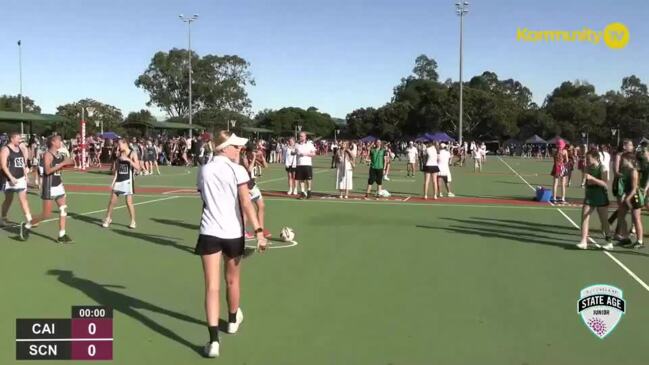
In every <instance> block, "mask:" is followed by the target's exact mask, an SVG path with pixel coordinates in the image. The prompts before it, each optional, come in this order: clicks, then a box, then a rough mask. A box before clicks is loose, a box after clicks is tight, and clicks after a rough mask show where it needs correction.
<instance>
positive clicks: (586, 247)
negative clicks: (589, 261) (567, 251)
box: [577, 241, 588, 250]
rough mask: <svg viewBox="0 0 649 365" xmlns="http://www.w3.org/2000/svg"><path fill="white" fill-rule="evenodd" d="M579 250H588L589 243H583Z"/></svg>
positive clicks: (579, 245)
mask: <svg viewBox="0 0 649 365" xmlns="http://www.w3.org/2000/svg"><path fill="white" fill-rule="evenodd" d="M577 248H578V249H580V250H587V249H588V242H586V241H581V242H579V243H578V244H577Z"/></svg>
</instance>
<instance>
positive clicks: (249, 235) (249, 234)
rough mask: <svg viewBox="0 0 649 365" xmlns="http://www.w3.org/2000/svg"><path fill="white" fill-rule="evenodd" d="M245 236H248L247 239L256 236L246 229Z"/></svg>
mask: <svg viewBox="0 0 649 365" xmlns="http://www.w3.org/2000/svg"><path fill="white" fill-rule="evenodd" d="M245 236H246V239H247V240H251V239H253V238H255V235H254V234H252V232H248V231H246V234H245Z"/></svg>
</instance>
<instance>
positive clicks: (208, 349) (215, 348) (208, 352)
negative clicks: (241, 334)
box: [203, 341, 220, 357]
mask: <svg viewBox="0 0 649 365" xmlns="http://www.w3.org/2000/svg"><path fill="white" fill-rule="evenodd" d="M219 347H220V345H219V342H218V341H214V342H208V343H207V345H205V347H204V348H203V354H204V355H205V356H206V357H218V356H219Z"/></svg>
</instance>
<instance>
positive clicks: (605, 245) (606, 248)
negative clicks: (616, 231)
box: [602, 242, 615, 251]
mask: <svg viewBox="0 0 649 365" xmlns="http://www.w3.org/2000/svg"><path fill="white" fill-rule="evenodd" d="M602 248H603V249H605V250H606V251H613V250H614V249H615V247H613V243H610V242H609V243H606V244H604V245H603V246H602Z"/></svg>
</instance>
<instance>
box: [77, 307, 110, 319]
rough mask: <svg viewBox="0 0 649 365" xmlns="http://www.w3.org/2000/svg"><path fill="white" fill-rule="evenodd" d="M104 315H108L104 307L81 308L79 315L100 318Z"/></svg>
mask: <svg viewBox="0 0 649 365" xmlns="http://www.w3.org/2000/svg"><path fill="white" fill-rule="evenodd" d="M104 316H106V310H105V309H103V308H98V309H81V310H79V317H81V318H84V317H85V318H98V317H104Z"/></svg>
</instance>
